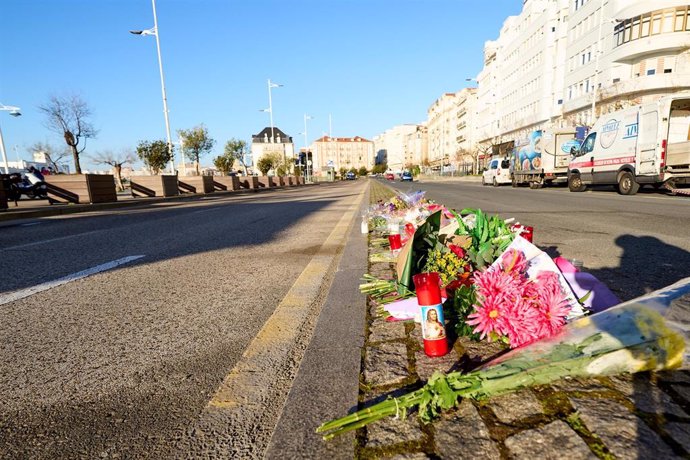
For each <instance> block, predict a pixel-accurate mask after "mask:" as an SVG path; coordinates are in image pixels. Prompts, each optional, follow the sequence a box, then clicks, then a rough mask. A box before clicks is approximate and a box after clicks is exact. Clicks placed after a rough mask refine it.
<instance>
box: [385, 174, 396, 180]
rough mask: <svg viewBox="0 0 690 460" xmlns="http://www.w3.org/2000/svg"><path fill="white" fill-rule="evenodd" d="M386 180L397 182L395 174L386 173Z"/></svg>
mask: <svg viewBox="0 0 690 460" xmlns="http://www.w3.org/2000/svg"><path fill="white" fill-rule="evenodd" d="M386 180H395V174H393V173H386Z"/></svg>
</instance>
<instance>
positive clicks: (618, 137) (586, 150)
mask: <svg viewBox="0 0 690 460" xmlns="http://www.w3.org/2000/svg"><path fill="white" fill-rule="evenodd" d="M572 154H573V157H572V159H571V161H570V164H569V165H568V188H569V189H570V191H571V192H582V191H584V190H585V189H586V188H587V185H590V184H597V185H598V184H601V185H606V184H609V185H615V186H616V189H617V190H618V193H620V194H621V195H634V194H635V193H637V191H638V190H639V188H640V186H643V185H647V184H649V185H651V186H653V187H655V188H658V187H660V186H662V185H665V186H666V187H667V188H671V189H672V188H673V187H674V186H675V185H677V184H688V183H690V93H687V92H686V93H678V94H675V95H671V96H666V97H663V98H661V99H659V100H658V101H656V102H651V103H648V104H642V105H637V106H634V107H629V108H626V109H623V110H619V111H617V112H612V113H608V114H604V115H602V116H601V117H599V119H598V120H597V121H596V123H594V126H593V127H592V129H591V130H590V132H589V134H587V137H586V138H585V139H584V141H582V144H581V145H580V147H579V148H573V149H572Z"/></svg>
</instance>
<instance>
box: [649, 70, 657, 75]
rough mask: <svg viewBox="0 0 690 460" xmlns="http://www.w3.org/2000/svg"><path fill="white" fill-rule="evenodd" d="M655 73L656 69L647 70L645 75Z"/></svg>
mask: <svg viewBox="0 0 690 460" xmlns="http://www.w3.org/2000/svg"><path fill="white" fill-rule="evenodd" d="M655 73H656V69H649V70H647V75H654V74H655Z"/></svg>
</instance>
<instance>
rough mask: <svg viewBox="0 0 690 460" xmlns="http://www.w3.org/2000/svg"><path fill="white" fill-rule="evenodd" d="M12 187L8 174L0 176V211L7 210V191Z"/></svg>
mask: <svg viewBox="0 0 690 460" xmlns="http://www.w3.org/2000/svg"><path fill="white" fill-rule="evenodd" d="M9 186H10V176H9V175H6V174H0V211H6V210H7V192H6V190H7V189H8V188H9Z"/></svg>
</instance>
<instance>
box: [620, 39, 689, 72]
mask: <svg viewBox="0 0 690 460" xmlns="http://www.w3.org/2000/svg"><path fill="white" fill-rule="evenodd" d="M689 43H690V31H687V32H673V33H665V34H658V35H650V36H648V37H644V38H640V39H638V40H632V41H629V42H627V43H624V44H622V45H620V46H618V47H616V48H614V49H613V50H611V52H610V53H609V56H608V57H609V58H610V59H611V60H612V61H613V62H620V63H628V64H629V63H631V62H632V61H639V60H640V59H641V58H642V57H644V56H647V55H658V54H660V53H673V52H681V51H683V50H686V49H688V44H689Z"/></svg>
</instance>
